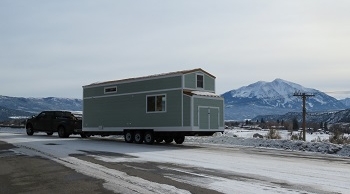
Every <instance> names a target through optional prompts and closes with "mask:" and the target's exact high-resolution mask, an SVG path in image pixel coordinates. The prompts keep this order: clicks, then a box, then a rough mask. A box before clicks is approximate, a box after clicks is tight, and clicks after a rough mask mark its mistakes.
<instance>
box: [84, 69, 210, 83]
mask: <svg viewBox="0 0 350 194" xmlns="http://www.w3.org/2000/svg"><path fill="white" fill-rule="evenodd" d="M197 71H201V72H203V73H205V74H207V75H208V76H210V77H212V78H214V79H215V78H216V77H215V76H214V75H212V74H210V73H208V72H207V71H204V70H203V69H201V68H196V69H191V70H183V71H175V72H169V73H161V74H155V75H149V76H142V77H135V78H127V79H120V80H112V81H105V82H96V83H92V84H89V85H86V86H83V87H88V86H98V85H105V84H112V83H113V84H115V83H120V82H129V81H138V80H142V79H149V78H158V77H167V76H175V75H184V74H189V73H193V72H197Z"/></svg>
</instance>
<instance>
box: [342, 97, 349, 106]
mask: <svg viewBox="0 0 350 194" xmlns="http://www.w3.org/2000/svg"><path fill="white" fill-rule="evenodd" d="M340 102H342V103H343V104H344V105H345V106H346V107H347V108H350V98H345V99H342V100H340Z"/></svg>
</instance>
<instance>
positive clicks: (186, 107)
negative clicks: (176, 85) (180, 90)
mask: <svg viewBox="0 0 350 194" xmlns="http://www.w3.org/2000/svg"><path fill="white" fill-rule="evenodd" d="M183 101H184V104H183V125H184V126H185V127H188V126H191V97H190V96H186V95H183Z"/></svg>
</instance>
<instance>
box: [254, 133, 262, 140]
mask: <svg viewBox="0 0 350 194" xmlns="http://www.w3.org/2000/svg"><path fill="white" fill-rule="evenodd" d="M253 138H260V139H262V138H264V136H262V135H260V134H259V133H255V134H254V135H253Z"/></svg>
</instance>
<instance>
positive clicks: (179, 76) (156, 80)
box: [82, 68, 224, 144]
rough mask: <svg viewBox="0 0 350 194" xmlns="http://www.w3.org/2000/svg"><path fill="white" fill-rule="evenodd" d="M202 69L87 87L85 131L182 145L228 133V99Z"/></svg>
mask: <svg viewBox="0 0 350 194" xmlns="http://www.w3.org/2000/svg"><path fill="white" fill-rule="evenodd" d="M215 79H216V78H215V76H213V75H212V74H210V73H208V72H206V71H204V70H203V69H200V68H198V69H192V70H185V71H177V72H170V73H164V74H157V75H151V76H145V77H137V78H129V79H122V80H114V81H106V82H99V83H92V84H89V85H85V86H83V124H82V131H83V133H84V134H85V135H86V136H91V135H101V136H108V135H124V139H125V141H126V142H128V143H131V142H135V143H143V142H145V143H147V144H153V143H154V142H157V143H160V142H163V141H164V142H166V143H171V142H172V141H175V142H176V143H177V144H182V143H183V142H184V140H185V136H210V135H213V134H214V133H215V132H223V131H224V100H223V98H221V97H220V95H217V94H215Z"/></svg>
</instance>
